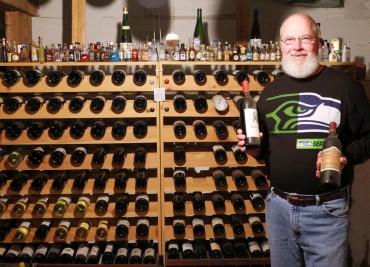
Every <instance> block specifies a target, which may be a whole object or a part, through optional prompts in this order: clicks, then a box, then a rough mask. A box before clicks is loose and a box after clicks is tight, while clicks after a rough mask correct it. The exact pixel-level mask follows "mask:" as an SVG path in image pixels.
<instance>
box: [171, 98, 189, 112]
mask: <svg viewBox="0 0 370 267" xmlns="http://www.w3.org/2000/svg"><path fill="white" fill-rule="evenodd" d="M173 107H174V108H175V110H176V111H177V112H184V111H185V110H186V108H187V103H186V99H185V97H184V96H183V95H181V94H177V95H175V96H174V97H173Z"/></svg>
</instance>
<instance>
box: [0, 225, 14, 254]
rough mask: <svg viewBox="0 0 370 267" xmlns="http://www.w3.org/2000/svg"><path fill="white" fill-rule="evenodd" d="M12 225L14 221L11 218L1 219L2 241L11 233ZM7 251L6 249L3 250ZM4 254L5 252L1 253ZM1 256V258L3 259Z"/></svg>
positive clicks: (0, 231) (0, 248)
mask: <svg viewBox="0 0 370 267" xmlns="http://www.w3.org/2000/svg"><path fill="white" fill-rule="evenodd" d="M11 227H12V222H11V221H10V220H1V221H0V241H3V240H4V239H5V237H7V235H8V234H9V232H10V229H11ZM0 250H2V247H0ZM3 252H5V251H3ZM1 254H2V255H3V253H1ZM1 258H2V257H1V256H0V260H1Z"/></svg>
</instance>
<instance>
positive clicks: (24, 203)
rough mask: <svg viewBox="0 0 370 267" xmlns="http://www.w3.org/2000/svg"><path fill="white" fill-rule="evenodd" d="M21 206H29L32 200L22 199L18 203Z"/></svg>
mask: <svg viewBox="0 0 370 267" xmlns="http://www.w3.org/2000/svg"><path fill="white" fill-rule="evenodd" d="M17 202H18V203H19V204H20V205H28V203H29V202H30V200H29V199H28V198H27V197H24V198H21V199H19V200H18V201H17Z"/></svg>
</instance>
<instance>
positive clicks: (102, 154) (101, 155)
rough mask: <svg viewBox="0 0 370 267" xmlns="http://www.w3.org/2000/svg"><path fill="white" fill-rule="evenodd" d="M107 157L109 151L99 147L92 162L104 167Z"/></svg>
mask: <svg viewBox="0 0 370 267" xmlns="http://www.w3.org/2000/svg"><path fill="white" fill-rule="evenodd" d="M106 156H107V149H106V148H105V147H99V148H97V149H96V150H95V151H94V154H93V157H92V160H91V162H92V163H93V164H96V165H103V164H104V161H105V158H106Z"/></svg>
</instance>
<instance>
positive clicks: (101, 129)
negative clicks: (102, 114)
mask: <svg viewBox="0 0 370 267" xmlns="http://www.w3.org/2000/svg"><path fill="white" fill-rule="evenodd" d="M106 129H107V124H106V123H105V122H104V121H103V120H98V121H96V122H94V124H93V125H92V127H91V132H90V134H91V136H92V137H93V138H102V137H103V136H104V134H105V130H106Z"/></svg>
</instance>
